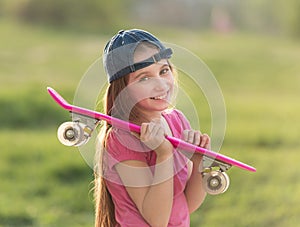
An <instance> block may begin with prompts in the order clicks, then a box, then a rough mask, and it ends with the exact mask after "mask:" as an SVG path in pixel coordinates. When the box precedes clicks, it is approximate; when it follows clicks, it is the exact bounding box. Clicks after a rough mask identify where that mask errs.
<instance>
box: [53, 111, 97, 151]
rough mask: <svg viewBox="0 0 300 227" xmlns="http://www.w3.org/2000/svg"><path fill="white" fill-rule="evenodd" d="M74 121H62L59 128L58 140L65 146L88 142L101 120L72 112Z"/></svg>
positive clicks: (80, 144) (76, 145) (77, 145)
mask: <svg viewBox="0 0 300 227" xmlns="http://www.w3.org/2000/svg"><path fill="white" fill-rule="evenodd" d="M70 113H71V114H72V115H73V121H72V122H71V121H68V122H64V123H62V124H61V125H60V126H59V128H58V130H57V137H58V140H59V141H60V142H61V143H62V144H63V145H65V146H75V147H79V146H82V145H84V144H86V143H87V142H88V141H89V139H90V137H91V135H92V132H93V131H94V129H95V128H96V126H97V125H98V123H99V122H100V121H99V120H96V119H94V118H91V117H86V116H83V115H80V114H76V113H72V112H70Z"/></svg>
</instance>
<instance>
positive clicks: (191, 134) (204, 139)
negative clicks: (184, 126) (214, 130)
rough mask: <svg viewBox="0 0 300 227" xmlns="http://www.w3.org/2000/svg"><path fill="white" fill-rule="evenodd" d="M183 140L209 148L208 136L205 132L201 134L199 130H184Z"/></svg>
mask: <svg viewBox="0 0 300 227" xmlns="http://www.w3.org/2000/svg"><path fill="white" fill-rule="evenodd" d="M183 140H184V141H185V142H188V143H191V144H194V145H196V146H199V147H203V148H205V149H210V137H209V136H208V135H207V134H201V132H200V131H196V130H192V129H190V130H184V131H183Z"/></svg>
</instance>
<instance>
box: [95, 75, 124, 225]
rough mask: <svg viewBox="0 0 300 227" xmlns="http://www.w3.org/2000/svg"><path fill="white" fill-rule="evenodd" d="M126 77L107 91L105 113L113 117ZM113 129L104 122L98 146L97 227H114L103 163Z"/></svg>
mask: <svg viewBox="0 0 300 227" xmlns="http://www.w3.org/2000/svg"><path fill="white" fill-rule="evenodd" d="M126 85H127V81H126V77H122V78H120V79H118V80H116V81H113V82H112V83H111V84H110V85H109V86H108V88H107V89H106V94H105V96H104V100H103V106H104V113H105V114H107V115H110V116H111V112H112V109H113V105H114V103H115V102H114V101H115V100H116V98H117V97H118V95H119V94H120V92H121V91H122V90H123V89H124V88H125V87H126ZM110 129H111V125H109V124H108V123H107V122H103V124H102V127H101V130H100V133H99V136H98V141H99V146H97V153H96V156H97V157H96V166H95V189H94V198H95V227H114V226H115V225H116V220H115V213H114V211H115V209H114V208H115V207H114V203H113V201H112V198H111V195H110V193H109V191H108V189H107V187H106V182H105V179H104V177H103V171H105V163H104V162H103V154H104V153H103V152H105V147H106V144H105V142H106V138H107V136H108V134H109V131H110Z"/></svg>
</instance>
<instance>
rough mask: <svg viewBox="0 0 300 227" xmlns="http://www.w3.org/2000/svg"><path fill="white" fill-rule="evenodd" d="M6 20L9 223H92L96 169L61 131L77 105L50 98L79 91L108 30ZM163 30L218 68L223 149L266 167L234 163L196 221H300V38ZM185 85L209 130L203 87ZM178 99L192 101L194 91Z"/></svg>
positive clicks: (3, 174) (2, 164)
mask: <svg viewBox="0 0 300 227" xmlns="http://www.w3.org/2000/svg"><path fill="white" fill-rule="evenodd" d="M0 29H1V32H2V33H1V42H0V49H1V52H0V57H1V59H2V60H1V61H0V69H1V70H0V78H1V83H0V109H1V112H0V117H1V119H2V124H1V126H0V147H1V151H0V204H1V205H0V226H5V227H6V226H55V227H60V226H62V227H65V226H92V225H93V219H94V214H93V212H94V211H93V198H92V193H91V192H90V190H91V188H92V184H91V182H92V180H93V176H92V170H91V169H90V167H89V166H88V165H87V164H86V163H85V161H84V159H83V158H82V156H81V155H80V153H79V152H78V150H77V149H76V148H67V147H64V146H63V145H61V144H60V143H59V142H58V140H57V139H56V127H57V126H58V125H59V124H60V123H61V122H62V121H67V120H69V115H68V114H67V113H65V112H64V111H62V110H61V109H59V107H58V106H56V105H55V104H54V102H53V101H52V100H51V99H50V98H49V96H48V95H47V93H46V86H52V87H54V88H56V89H57V90H59V91H60V92H61V93H62V94H63V96H65V97H66V99H68V100H69V101H71V100H72V97H73V95H74V93H75V90H76V87H77V85H78V83H79V81H80V79H81V77H82V75H83V74H84V73H85V71H86V70H87V68H88V67H89V66H90V65H91V64H92V63H93V62H94V60H96V59H97V58H98V57H99V56H100V52H101V50H102V48H103V46H104V40H106V39H107V37H105V36H103V37H102V36H100V37H98V36H97V37H96V36H89V35H85V34H76V35H75V34H72V33H68V32H63V31H59V32H58V31H55V30H50V29H47V28H38V27H30V26H28V25H20V24H16V23H13V22H11V21H4V20H0ZM175 34H177V35H175ZM162 36H163V37H161V38H162V39H163V40H167V41H168V42H172V43H176V44H178V45H181V46H184V47H186V48H187V49H190V50H193V51H194V52H196V53H197V54H198V55H199V56H200V57H201V58H202V59H203V60H204V61H205V63H206V64H207V65H208V66H209V68H210V69H211V70H212V72H213V73H214V75H215V76H216V78H217V80H218V82H219V84H220V86H221V88H222V91H223V95H224V99H225V103H226V111H227V129H226V135H225V140H224V145H223V147H222V149H221V152H222V153H224V154H226V155H229V156H231V157H234V158H236V159H238V160H241V161H243V162H246V163H249V164H251V165H253V166H255V167H256V168H257V173H249V172H246V171H243V170H239V169H237V168H232V169H231V170H230V171H229V172H228V173H229V175H230V177H231V186H230V187H229V189H228V191H227V192H226V193H225V194H222V195H219V196H208V197H207V198H206V200H205V202H204V204H203V205H202V206H201V208H200V209H199V210H198V211H197V212H196V213H194V214H193V215H192V219H191V222H192V226H195V227H197V226H228V227H231V226H262V227H264V226H287V227H288V226H296V225H297V224H298V223H299V221H300V217H299V215H298V214H299V213H300V207H299V205H298V204H299V202H300V196H299V193H298V192H299V190H300V177H299V174H298V168H297V167H298V162H299V161H298V160H299V158H300V155H299V151H300V140H299V138H300V131H299V125H300V124H299V123H300V120H299V114H300V104H299V95H300V90H299V85H300V77H299V71H300V67H299V66H298V61H299V59H300V51H299V50H300V45H299V43H296V42H294V41H290V40H286V39H283V38H280V37H265V36H257V35H253V34H239V33H233V34H228V35H217V34H214V33H196V32H190V33H185V35H183V34H181V33H180V32H178V31H176V33H175V32H173V33H172V32H171V31H170V34H169V36H168V33H162ZM182 86H183V88H184V89H185V90H186V92H187V93H188V94H189V95H190V97H191V98H192V99H193V104H194V105H195V107H196V109H197V111H198V112H199V121H200V124H201V130H203V131H207V132H209V131H210V127H211V123H210V120H211V119H210V111H209V107H208V103H207V101H206V100H205V98H204V97H203V94H202V92H200V91H199V90H196V89H193V87H192V84H190V81H188V80H186V81H183V82H182ZM189 88H190V89H189ZM178 105H179V107H181V108H182V111H183V112H188V111H189V110H190V109H189V108H190V107H189V106H186V105H187V104H186V102H185V100H179V101H178ZM191 120H192V123H195V122H193V121H194V120H195V119H191Z"/></svg>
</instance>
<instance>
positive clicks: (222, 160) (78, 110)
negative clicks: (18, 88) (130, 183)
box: [47, 87, 256, 172]
mask: <svg viewBox="0 0 300 227" xmlns="http://www.w3.org/2000/svg"><path fill="white" fill-rule="evenodd" d="M47 90H48V92H49V94H50V95H51V97H52V98H53V99H54V101H55V102H56V103H57V104H58V105H59V106H61V107H62V108H63V109H65V110H67V111H69V112H72V113H75V114H79V115H83V116H86V117H89V118H93V119H95V120H98V121H100V120H104V121H107V122H108V123H109V124H111V125H113V126H114V127H118V128H120V129H124V130H130V131H133V132H137V133H139V132H140V126H138V125H135V124H132V123H129V122H126V121H123V120H120V119H117V118H114V117H111V116H108V115H105V114H103V113H100V112H96V111H93V110H89V109H85V108H82V107H79V106H75V105H72V104H70V103H68V102H67V101H66V100H65V99H64V98H63V97H62V96H61V95H60V94H59V93H58V92H56V91H55V90H54V89H53V88H50V87H48V88H47ZM166 139H168V140H169V141H170V142H171V143H172V144H173V146H174V147H176V148H180V149H182V150H185V151H187V152H197V153H200V154H202V155H203V156H206V157H207V158H209V159H211V160H213V161H214V162H216V163H218V165H219V166H223V167H225V169H224V170H223V171H226V170H228V169H229V168H230V167H231V166H235V167H238V168H240V169H244V170H247V171H251V172H256V169H255V168H254V167H252V166H250V165H247V164H245V163H243V162H240V161H238V160H235V159H233V158H230V157H228V156H225V155H223V154H220V153H217V152H214V151H211V150H207V149H205V148H202V147H198V146H195V145H193V144H190V143H187V142H185V141H183V140H181V139H178V138H175V137H172V136H166Z"/></svg>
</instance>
